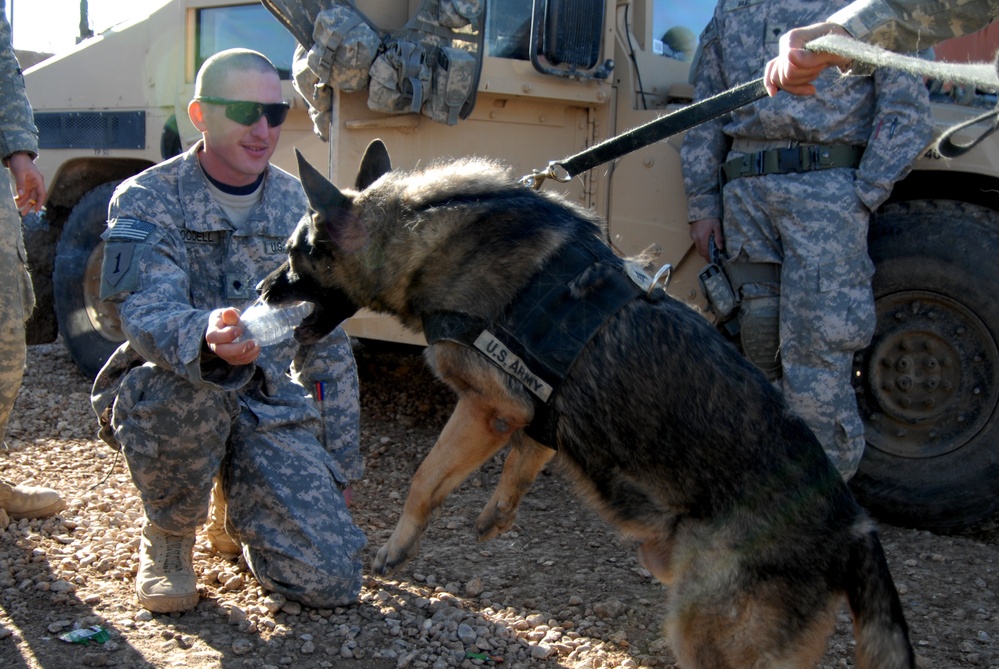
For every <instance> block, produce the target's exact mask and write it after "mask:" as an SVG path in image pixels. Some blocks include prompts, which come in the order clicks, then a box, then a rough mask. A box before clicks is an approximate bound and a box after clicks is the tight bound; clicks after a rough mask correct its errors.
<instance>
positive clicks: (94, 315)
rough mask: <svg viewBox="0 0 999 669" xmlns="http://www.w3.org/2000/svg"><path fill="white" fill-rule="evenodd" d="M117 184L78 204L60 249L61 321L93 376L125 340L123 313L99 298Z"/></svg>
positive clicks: (56, 279) (66, 339)
mask: <svg viewBox="0 0 999 669" xmlns="http://www.w3.org/2000/svg"><path fill="white" fill-rule="evenodd" d="M117 185H118V183H117V182H109V183H105V184H102V185H100V186H98V187H96V188H94V189H93V190H91V191H90V192H88V193H87V194H86V195H84V196H83V197H82V198H80V201H79V202H77V204H76V206H75V207H73V211H72V212H71V213H70V215H69V218H67V219H66V224H65V225H64V226H63V229H62V235H61V236H60V237H59V244H58V246H57V247H56V258H55V268H54V270H53V274H52V276H53V283H54V292H55V311H56V319H57V320H58V322H59V333H60V334H61V335H62V339H63V344H64V345H65V346H66V348H67V349H68V350H69V354H70V355H71V356H72V358H73V361H74V362H75V363H76V365H77V367H79V368H80V371H81V372H83V373H84V374H86V375H87V377H88V378H94V377H96V376H97V372H99V371H100V369H101V366H103V365H104V362H105V361H106V360H107V359H108V357H109V356H110V355H111V354H112V353H113V352H114V350H115V349H116V348H117V347H118V345H119V344H120V343H121V342H123V341H125V336H124V334H122V332H121V323H120V321H119V319H118V311H117V309H116V308H115V307H114V305H112V304H110V303H106V302H101V300H100V286H101V259H102V257H103V255H104V241H103V240H102V239H101V233H103V232H104V230H105V229H106V228H107V214H108V202H109V201H110V200H111V193H112V192H113V191H114V189H115V186H117Z"/></svg>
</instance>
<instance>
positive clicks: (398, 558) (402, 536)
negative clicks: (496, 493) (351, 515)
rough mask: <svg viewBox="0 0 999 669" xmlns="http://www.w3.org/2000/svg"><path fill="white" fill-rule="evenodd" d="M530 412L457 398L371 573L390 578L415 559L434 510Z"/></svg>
mask: <svg viewBox="0 0 999 669" xmlns="http://www.w3.org/2000/svg"><path fill="white" fill-rule="evenodd" d="M525 412H526V413H525ZM529 412H530V408H527V409H525V408H524V406H523V405H522V404H520V403H518V402H516V401H515V400H512V399H510V400H508V401H507V402H505V403H502V404H501V405H500V406H497V405H496V404H494V403H488V402H485V401H483V399H482V397H481V395H477V394H472V393H469V394H465V395H462V396H461V397H460V398H459V399H458V404H457V406H455V409H454V413H452V414H451V418H449V419H448V422H447V425H445V426H444V430H443V431H442V432H441V435H440V437H438V438H437V443H436V444H434V447H433V448H432V449H431V450H430V453H428V454H427V457H426V458H425V459H424V460H423V463H422V464H420V468H419V469H417V470H416V475H415V476H414V477H413V482H412V483H411V484H410V488H409V496H408V497H407V498H406V505H405V506H404V508H403V512H402V517H401V518H399V522H398V524H396V527H395V531H393V532H392V536H391V537H389V540H388V542H387V543H386V544H385V545H384V546H382V548H381V550H379V551H378V555H377V556H376V557H375V563H374V571H375V573H378V574H383V575H385V574H391V573H392V572H393V571H395V570H396V569H397V568H399V567H400V566H401V565H402V564H403V563H405V562H406V561H407V560H409V559H410V558H412V557H413V556H415V555H416V553H417V551H418V550H419V545H420V538H421V537H422V535H423V532H424V530H425V529H426V527H427V523H428V522H429V520H430V516H431V514H432V513H433V511H434V509H436V508H437V507H438V506H440V505H441V503H442V502H443V501H444V498H446V497H447V496H448V494H449V493H450V492H451V491H452V490H454V489H455V488H456V487H458V486H459V485H460V484H461V482H462V481H464V480H465V479H466V478H467V477H468V475H469V474H471V473H472V472H473V471H475V470H476V469H478V468H479V467H480V466H482V464H483V463H485V462H486V461H487V460H488V459H489V458H491V457H492V456H493V455H495V454H496V453H497V452H498V451H499V450H500V449H501V448H503V447H504V446H506V444H507V443H508V442H509V441H510V437H511V435H512V434H513V433H514V432H516V431H517V430H519V429H520V428H521V427H523V426H524V424H526V422H527V421H528V420H530V415H529Z"/></svg>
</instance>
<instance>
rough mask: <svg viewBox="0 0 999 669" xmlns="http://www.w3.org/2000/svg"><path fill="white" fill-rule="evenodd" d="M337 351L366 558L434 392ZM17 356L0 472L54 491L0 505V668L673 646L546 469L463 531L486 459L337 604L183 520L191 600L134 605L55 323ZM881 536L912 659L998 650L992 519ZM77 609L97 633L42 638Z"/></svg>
mask: <svg viewBox="0 0 999 669" xmlns="http://www.w3.org/2000/svg"><path fill="white" fill-rule="evenodd" d="M357 355H358V364H359V369H360V372H361V379H362V403H363V423H362V450H363V452H364V453H365V455H366V458H367V471H366V476H365V479H364V480H363V481H362V482H361V483H359V484H358V485H357V486H355V492H354V501H355V505H354V513H355V517H356V519H357V521H358V524H359V525H360V526H361V527H362V528H363V529H364V531H365V532H366V533H367V536H368V541H369V545H368V548H367V549H366V553H365V560H366V563H367V564H370V563H371V560H372V559H373V557H374V554H375V552H376V551H377V549H378V547H379V546H380V545H381V543H382V542H383V541H384V540H385V539H386V538H387V537H388V535H389V533H390V532H391V528H392V526H393V524H394V523H395V521H396V519H397V518H398V514H399V511H400V508H401V505H402V501H403V500H404V498H405V495H406V491H407V487H408V481H409V478H410V477H411V476H412V473H413V472H414V471H415V470H416V467H417V466H418V464H419V462H420V460H421V459H422V457H423V456H424V455H425V454H426V452H427V451H428V450H429V449H430V447H431V445H432V444H433V441H434V439H435V438H436V435H437V432H438V431H439V430H440V428H441V426H442V425H443V423H444V421H445V420H446V418H447V415H448V412H449V408H450V406H451V404H452V398H451V396H450V394H449V392H448V391H447V390H446V389H444V388H443V387H442V386H440V385H439V384H438V383H437V382H436V381H434V380H433V379H432V377H431V376H430V375H429V374H428V373H427V371H426V370H425V369H424V367H423V363H422V361H421V359H420V358H419V356H418V354H417V353H416V352H415V351H413V350H409V349H406V350H398V349H395V350H382V349H379V350H370V349H366V348H364V347H362V348H360V349H359V350H358V353H357ZM29 356H30V360H29V366H28V373H27V376H26V378H25V384H24V387H23V388H22V391H21V394H20V396H19V399H18V403H17V405H16V407H15V412H14V415H13V417H12V421H11V425H10V428H9V430H8V438H7V443H8V446H9V448H10V450H9V451H8V452H6V453H0V476H3V477H4V478H5V479H8V480H13V481H15V482H20V483H32V482H33V483H36V484H39V485H50V486H53V487H56V488H58V489H59V490H60V491H61V492H62V493H63V495H64V496H65V497H66V499H67V501H68V508H67V509H66V510H65V511H64V512H63V513H61V514H59V515H58V516H56V517H54V518H51V519H47V520H44V521H31V522H28V521H19V522H11V523H10V524H9V525H6V529H2V527H3V525H4V524H5V523H3V522H0V668H3V669H27V668H31V669H40V668H44V669H62V668H70V667H72V668H78V667H80V666H85V667H100V666H112V667H122V668H131V667H157V668H161V667H186V668H187V669H209V668H215V667H226V668H228V667H260V668H269V667H284V666H290V667H307V668H312V667H316V668H330V667H333V668H337V669H340V668H343V669H347V668H355V667H356V668H362V667H363V668H368V667H370V668H372V669H392V668H396V667H399V668H402V667H414V668H421V669H422V668H424V667H426V668H433V669H444V668H445V667H457V666H464V667H472V666H499V667H528V666H539V667H540V666H544V667H566V668H573V669H575V668H587V669H589V668H592V667H625V668H634V667H672V666H673V656H672V654H671V651H670V648H669V644H668V643H666V642H665V641H664V640H663V639H662V638H661V634H660V629H659V618H660V616H661V611H662V601H663V598H664V595H665V588H664V587H663V586H661V585H659V584H657V583H656V582H655V581H654V580H653V579H652V578H650V576H649V574H648V572H646V571H645V570H644V569H642V568H641V567H640V565H639V564H638V561H637V559H636V554H635V546H634V545H633V544H632V543H631V542H629V541H625V540H621V539H619V538H618V537H617V536H616V534H615V533H614V531H613V529H612V528H610V527H608V526H606V525H605V524H603V523H602V522H601V521H600V520H598V519H597V518H596V517H595V516H594V514H592V513H591V512H590V511H589V510H587V509H586V508H585V507H583V506H582V505H581V504H580V502H579V501H578V500H577V498H576V497H575V496H574V495H573V494H572V492H571V491H570V490H569V489H568V487H567V486H566V485H565V483H564V482H563V481H562V480H561V479H560V478H559V477H558V476H556V475H551V474H548V473H546V474H544V475H542V476H541V478H540V480H539V481H538V483H537V485H536V486H535V488H534V489H533V490H532V492H531V493H530V495H529V496H528V498H527V499H526V500H525V502H524V505H523V507H522V509H521V512H520V516H519V519H518V522H517V523H516V525H515V526H514V529H513V530H512V531H511V532H509V533H507V534H506V535H503V536H502V537H499V538H498V539H495V540H493V541H491V542H488V543H483V544H478V543H476V541H475V534H474V529H473V525H474V520H475V517H476V515H477V514H478V512H479V510H480V509H481V508H482V506H483V505H484V503H485V501H486V499H487V498H488V495H489V493H490V491H491V489H492V486H493V485H494V483H495V481H496V478H497V475H498V472H499V464H500V462H499V460H498V459H497V460H496V461H494V462H491V463H489V464H488V465H487V466H486V467H485V468H484V469H483V470H482V471H480V472H479V473H477V474H475V475H473V476H472V477H471V479H470V480H469V481H468V482H466V484H465V485H463V486H462V487H461V488H460V489H459V490H458V491H457V492H456V493H455V494H454V495H453V496H452V497H451V498H450V499H449V500H448V501H447V503H446V505H445V508H444V509H443V511H442V513H441V515H440V517H439V518H437V519H436V520H435V522H434V523H433V524H432V526H431V528H430V530H429V531H428V533H427V535H426V538H425V540H424V542H423V547H422V550H421V553H420V555H419V557H418V558H417V559H416V560H414V561H413V563H412V564H410V565H408V566H406V567H405V568H404V569H403V570H402V572H401V573H400V574H399V575H398V577H397V578H393V579H382V578H374V577H369V578H367V580H366V583H365V587H364V589H363V591H362V594H361V598H360V601H359V602H358V603H357V604H356V605H353V606H349V607H344V608H338V609H335V610H314V609H309V608H303V607H301V606H299V605H298V604H296V603H294V602H286V601H284V600H283V599H281V598H280V597H275V596H271V595H268V594H267V593H265V592H263V591H262V590H261V589H260V587H259V586H258V585H257V584H256V582H255V581H254V579H253V577H252V575H251V574H249V573H248V572H247V571H246V569H245V565H244V564H242V563H240V562H227V561H225V560H223V559H221V558H219V557H216V556H215V555H213V554H212V553H211V551H210V550H209V548H208V546H207V543H205V540H204V538H203V537H199V543H198V546H197V547H196V554H195V566H196V569H197V571H198V572H199V575H200V582H201V583H202V586H203V587H202V599H201V602H200V603H199V604H198V606H197V608H196V609H194V610H193V611H191V612H188V613H185V614H183V615H180V614H174V615H152V614H149V613H148V612H145V611H142V610H141V609H140V608H139V607H138V606H137V605H136V603H135V599H134V592H133V584H132V577H133V574H134V571H135V568H136V559H135V548H136V546H137V543H138V527H139V520H140V518H141V510H140V507H139V502H138V498H137V496H136V493H135V489H134V487H133V486H132V484H131V482H130V480H129V477H128V474H127V471H126V470H125V468H124V465H123V463H122V462H121V460H120V459H118V458H116V457H115V455H116V454H115V453H114V452H113V451H112V450H111V449H110V448H109V447H108V446H106V445H104V443H103V442H101V441H99V440H97V439H95V438H94V427H95V422H94V418H93V416H92V414H91V412H90V410H89V406H88V404H87V398H88V391H89V383H88V381H87V380H86V379H85V378H83V376H82V375H80V374H79V373H78V372H77V371H76V368H75V367H74V366H73V364H72V362H71V361H70V359H69V357H68V356H67V355H66V353H65V352H64V351H63V349H62V347H61V346H60V345H59V344H58V343H57V344H52V345H45V346H38V347H32V348H31V350H30V352H29ZM4 520H5V519H4V518H2V517H0V521H4ZM882 539H883V542H884V546H885V550H886V552H887V555H888V559H889V562H890V566H891V569H892V573H893V575H894V578H895V582H896V584H897V586H898V588H899V591H900V593H901V596H902V601H903V605H904V608H905V613H906V616H907V618H908V621H909V625H910V628H911V634H912V640H913V643H914V645H915V648H916V653H917V656H918V663H919V666H920V667H923V668H928V667H991V668H992V669H999V602H997V601H996V593H997V592H999V571H997V570H999V551H997V548H999V538H997V537H995V536H992V537H945V536H936V535H933V534H929V533H927V532H920V531H915V530H908V529H900V528H895V527H889V526H882ZM93 625H98V626H100V627H102V628H103V629H105V630H107V631H108V633H109V635H110V639H109V640H108V641H106V642H105V643H103V644H91V645H89V646H87V645H82V644H73V643H68V642H65V641H62V640H60V639H59V635H61V634H64V633H65V632H67V631H69V630H71V629H73V628H86V627H90V626H93ZM852 651H853V637H852V632H851V628H850V622H849V617H848V615H847V614H846V612H845V611H844V612H842V613H841V615H840V620H839V625H838V628H837V632H836V634H835V635H834V637H833V638H832V639H831V640H830V644H829V650H828V652H827V653H826V656H825V657H824V658H823V661H822V666H823V667H852V666H854V663H853V657H852Z"/></svg>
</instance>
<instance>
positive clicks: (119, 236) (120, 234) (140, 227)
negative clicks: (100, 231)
mask: <svg viewBox="0 0 999 669" xmlns="http://www.w3.org/2000/svg"><path fill="white" fill-rule="evenodd" d="M155 229H156V226H155V225H153V224H152V223H148V222H146V221H139V220H136V219H134V218H119V219H117V220H116V221H115V222H114V226H112V228H111V231H110V232H109V233H108V241H111V240H125V241H132V242H143V241H145V240H146V237H148V236H149V235H150V234H151V233H152V231H153V230H155Z"/></svg>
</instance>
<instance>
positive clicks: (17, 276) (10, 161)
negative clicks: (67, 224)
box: [0, 0, 66, 519]
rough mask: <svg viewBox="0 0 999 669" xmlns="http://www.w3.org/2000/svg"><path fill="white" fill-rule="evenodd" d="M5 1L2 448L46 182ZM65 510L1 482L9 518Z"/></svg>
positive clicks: (22, 353)
mask: <svg viewBox="0 0 999 669" xmlns="http://www.w3.org/2000/svg"><path fill="white" fill-rule="evenodd" d="M5 5H6V0H0V49H2V53H0V157H2V158H3V166H4V167H6V168H7V169H8V170H10V176H13V177H14V179H13V185H14V187H15V189H16V194H14V197H11V195H12V193H11V189H10V186H11V181H10V178H9V177H8V175H7V171H6V170H2V172H3V176H2V177H0V235H2V238H0V286H2V289H3V295H2V296H0V444H3V447H4V449H6V443H5V442H4V437H5V435H6V433H7V420H8V419H9V418H10V411H11V409H13V408H14V401H15V400H16V399H17V392H18V390H19V389H20V388H21V379H22V378H23V377H24V362H25V359H26V356H27V345H26V344H25V339H24V322H25V321H26V320H28V317H29V316H30V315H31V310H32V309H34V308H35V294H34V292H33V291H32V289H31V277H30V276H29V275H28V268H27V267H26V266H25V258H26V257H27V256H26V254H25V251H24V239H23V237H22V236H21V217H20V216H19V215H18V212H20V213H22V214H26V213H28V212H29V211H35V212H37V211H40V210H41V208H42V205H44V204H45V179H44V178H43V177H42V174H41V172H39V171H38V168H37V167H35V162H34V161H35V157H36V156H37V155H38V130H37V129H36V128H35V122H34V118H33V116H32V112H31V105H30V104H28V96H27V95H26V94H25V92H24V77H22V76H21V66H20V65H19V64H18V62H17V57H16V56H15V55H14V47H13V45H12V44H11V31H10V23H8V22H7V9H6V7H5ZM65 506H66V504H65V502H63V500H62V498H61V497H60V496H59V493H58V492H56V491H55V490H51V489H49V488H38V487H34V486H23V485H22V486H18V485H14V484H13V483H10V482H8V481H5V480H4V479H2V478H0V510H4V511H6V513H7V515H8V516H9V517H11V518H14V519H18V518H42V517H44V516H50V515H52V514H53V513H56V512H58V511H61V510H62V509H63V508H64V507H65Z"/></svg>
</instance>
